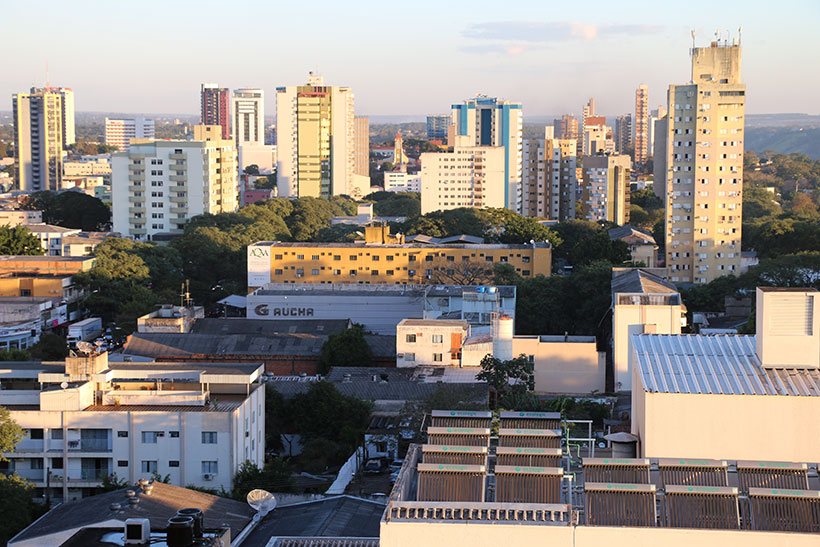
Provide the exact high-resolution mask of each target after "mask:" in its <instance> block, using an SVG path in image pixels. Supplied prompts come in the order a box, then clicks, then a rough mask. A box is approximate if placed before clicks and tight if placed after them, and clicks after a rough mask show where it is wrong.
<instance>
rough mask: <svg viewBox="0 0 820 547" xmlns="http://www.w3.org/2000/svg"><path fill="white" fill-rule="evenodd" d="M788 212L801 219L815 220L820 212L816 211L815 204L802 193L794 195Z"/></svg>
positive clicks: (819, 215) (809, 197)
mask: <svg viewBox="0 0 820 547" xmlns="http://www.w3.org/2000/svg"><path fill="white" fill-rule="evenodd" d="M789 212H790V213H791V214H792V215H793V216H795V217H797V218H801V219H810V220H817V219H818V217H820V212H818V210H817V204H815V203H814V200H812V199H811V196H809V195H808V194H804V193H802V192H799V193H796V194H795V195H794V197H793V198H792V202H791V204H790V205H789Z"/></svg>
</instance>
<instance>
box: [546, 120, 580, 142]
mask: <svg viewBox="0 0 820 547" xmlns="http://www.w3.org/2000/svg"><path fill="white" fill-rule="evenodd" d="M552 127H553V130H554V135H555V138H556V139H574V140H575V141H578V140H579V139H580V138H581V133H580V132H579V130H578V118H576V117H575V116H573V115H572V114H564V115H563V116H561V118H559V119H556V120H553V121H552ZM576 144H577V143H576Z"/></svg>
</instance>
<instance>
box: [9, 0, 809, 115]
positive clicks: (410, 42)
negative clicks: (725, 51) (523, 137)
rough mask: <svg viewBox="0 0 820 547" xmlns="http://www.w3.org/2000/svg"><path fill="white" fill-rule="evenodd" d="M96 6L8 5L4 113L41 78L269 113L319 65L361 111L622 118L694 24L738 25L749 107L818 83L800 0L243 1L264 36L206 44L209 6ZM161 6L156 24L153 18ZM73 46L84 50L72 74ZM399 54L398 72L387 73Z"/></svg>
mask: <svg viewBox="0 0 820 547" xmlns="http://www.w3.org/2000/svg"><path fill="white" fill-rule="evenodd" d="M93 4H96V6H97V7H96V9H92V10H86V11H83V12H82V13H81V14H80V12H76V11H75V10H72V9H71V7H70V6H67V5H66V6H63V5H55V6H53V8H52V9H51V11H50V12H49V14H50V17H51V19H50V21H51V22H49V21H46V22H45V24H42V25H39V24H38V25H34V26H32V25H26V24H25V21H26V20H31V19H33V18H34V17H36V16H37V15H36V13H35V12H34V11H33V8H32V7H30V6H26V5H22V4H21V5H13V6H9V8H8V9H7V17H8V19H7V20H9V21H11V22H12V23H15V22H16V23H18V24H11V25H10V26H9V33H8V36H9V38H10V39H11V41H12V42H13V43H16V44H19V45H20V47H19V48H18V49H19V51H20V52H21V54H19V55H15V56H11V57H10V58H9V59H7V61H6V71H5V75H6V77H5V78H3V79H2V81H0V93H2V94H5V96H6V97H8V98H9V100H8V101H7V102H8V103H9V106H10V97H11V94H13V93H20V92H24V91H26V90H28V89H29V88H30V87H32V86H41V85H43V84H44V83H51V84H54V85H62V86H66V87H71V88H73V89H74V91H75V93H76V96H77V110H78V111H81V112H122V113H138V112H153V113H177V114H195V113H196V112H197V111H198V109H199V94H198V90H199V86H200V84H201V83H203V82H210V81H218V82H220V85H222V86H224V87H228V88H231V89H236V88H241V87H260V88H262V89H264V90H265V92H266V105H265V106H266V110H267V111H268V112H270V113H273V112H275V108H274V104H273V102H274V100H273V98H274V93H273V91H274V89H275V88H276V87H279V86H286V85H298V84H299V83H300V82H302V81H303V80H304V79H305V77H306V75H307V72H308V71H310V70H315V71H318V72H319V73H320V74H322V75H323V76H324V77H325V80H326V81H327V82H328V83H329V84H330V85H338V86H345V87H350V88H351V89H352V90H353V92H354V94H355V95H356V104H357V113H359V114H360V115H370V116H385V115H406V116H422V115H425V114H436V113H445V112H446V111H447V110H448V107H449V105H450V104H451V103H452V102H454V101H458V100H461V98H463V97H468V96H474V95H475V94H477V93H484V94H487V95H490V96H498V97H500V98H505V99H509V100H512V101H516V102H521V103H523V105H524V111H525V113H526V114H527V115H530V116H541V115H555V114H559V113H563V112H572V113H575V112H577V111H579V110H580V107H581V105H582V104H583V102H584V101H585V100H586V98H588V97H591V96H592V97H596V99H597V101H598V110H599V111H600V112H602V113H605V114H607V115H616V114H619V113H628V112H631V111H632V110H633V109H634V89H635V87H636V86H637V85H638V84H639V83H642V82H645V83H647V84H648V86H649V105H650V108H654V107H656V106H657V105H659V104H663V103H665V94H666V88H667V86H668V85H669V84H670V83H673V82H676V83H685V80H681V78H680V75H681V74H686V68H687V66H688V65H689V56H688V55H687V54H686V51H687V50H688V49H689V47H691V45H692V39H691V36H690V29H695V31H696V39H697V43H698V45H700V46H704V45H708V43H709V42H710V41H711V40H712V39H713V38H714V33H715V24H716V23H718V24H719V25H722V26H723V28H724V29H729V32H730V33H731V35H732V36H733V37H734V36H736V35H737V28H738V27H739V26H742V28H743V31H742V43H743V47H744V74H743V79H744V81H746V82H747V83H748V85H749V87H750V88H751V89H754V90H755V92H754V94H753V95H751V96H750V97H749V105H748V113H750V114H762V113H782V112H805V113H809V114H817V113H819V112H820V110H818V107H817V105H816V101H814V97H813V89H815V88H816V85H817V82H816V80H817V76H816V75H815V74H813V73H812V72H811V71H807V70H802V69H801V67H805V66H810V65H811V63H812V61H813V58H812V55H813V53H812V52H813V51H814V48H813V47H812V39H811V27H810V24H811V22H812V21H813V20H816V17H812V14H814V15H819V14H820V6H818V5H816V4H813V3H810V2H801V1H794V2H786V3H784V4H783V5H781V6H780V12H781V14H783V15H785V16H784V17H778V18H777V19H771V18H770V12H769V10H768V9H764V7H757V6H748V5H742V9H739V6H740V5H723V4H721V5H714V4H706V3H705V2H694V3H693V4H692V9H691V10H688V11H687V12H686V15H685V16H683V17H682V16H680V15H678V14H672V13H671V12H670V11H669V10H668V9H667V8H662V7H658V6H655V5H653V4H651V3H648V2H642V1H635V2H630V3H629V4H628V5H627V6H617V7H616V6H608V5H606V4H603V3H600V4H599V3H594V4H593V5H591V6H586V9H585V10H584V11H581V10H580V9H566V10H564V11H562V12H561V13H560V14H555V12H554V10H553V9H551V8H550V7H549V6H541V5H538V4H536V3H534V2H515V3H513V4H511V5H508V6H507V9H506V11H505V14H504V16H499V17H498V18H497V19H498V20H492V17H490V16H488V15H487V14H488V13H495V11H493V12H488V11H487V10H485V9H482V8H484V7H485V4H486V3H484V2H475V3H471V4H470V9H464V8H465V6H464V5H460V4H456V5H450V6H443V5H433V4H432V3H429V2H425V1H421V2H419V3H418V6H416V8H415V9H413V10H408V11H406V12H403V13H401V14H396V15H394V16H393V18H392V19H391V18H390V17H388V15H389V14H387V13H385V12H384V10H382V9H379V10H376V9H373V10H371V9H369V6H368V5H367V4H364V5H362V4H360V5H357V6H356V7H355V8H350V7H349V6H337V5H332V4H329V3H328V4H324V5H322V6H320V7H319V8H318V10H316V11H313V10H312V11H310V12H305V11H304V10H301V9H300V7H299V6H298V5H295V4H290V3H286V4H284V5H277V6H273V5H257V4H255V3H252V2H247V3H243V5H244V6H245V7H246V8H247V9H245V10H243V9H237V10H229V11H226V12H225V13H224V14H223V16H224V17H223V19H222V21H223V23H224V24H225V25H226V26H227V27H230V26H231V25H233V24H236V25H239V24H240V21H239V19H240V18H243V17H245V16H246V15H247V13H253V14H254V20H257V21H265V22H267V21H270V22H271V23H270V24H271V25H273V29H272V30H271V31H270V32H265V30H266V26H265V25H262V26H260V27H259V28H260V31H259V32H246V33H243V34H242V35H239V36H236V37H234V38H232V40H231V42H230V43H228V44H222V45H220V47H219V48H213V49H208V48H207V47H205V48H203V47H202V43H201V42H200V41H197V40H193V39H192V38H193V37H194V35H195V33H196V32H197V29H200V28H203V27H202V24H200V23H202V20H201V19H202V18H204V17H205V16H206V14H207V13H208V12H209V10H201V11H197V10H190V9H187V7H189V6H190V4H188V3H186V2H180V3H178V4H173V5H162V6H161V7H159V4H155V3H153V2H148V3H146V4H145V5H144V9H143V10H139V11H136V12H135V13H133V14H129V18H128V19H127V21H126V20H124V19H121V18H120V17H119V15H118V14H117V13H114V12H112V11H111V10H110V9H109V8H108V6H107V5H106V4H102V3H92V5H93ZM154 5H156V6H157V9H153V8H152V6H154ZM706 6H708V9H700V8H701V7H704V8H705V7H706ZM431 10H435V14H436V16H435V17H430V15H431ZM157 13H162V18H161V20H154V19H155V15H156V14H157ZM199 13H201V14H202V15H199ZM317 13H318V14H319V15H318V16H317V15H316V14H317ZM636 14H640V15H636ZM131 15H133V17H132V16H131ZM311 17H314V18H315V19H316V21H315V28H312V31H311V32H321V33H322V34H323V36H324V38H323V39H322V40H309V41H302V42H299V40H300V36H299V32H300V31H299V29H303V28H305V25H307V24H308V23H312V22H313V21H308V20H307V19H308V18H311ZM277 21H289V23H288V24H286V25H285V24H276V22H277ZM143 23H144V24H143ZM382 23H383V24H382ZM242 24H243V25H244V23H242ZM69 30H70V31H71V33H70V35H69V34H68V32H69ZM721 32H722V33H723V36H725V35H726V32H727V31H726V30H723V29H722V30H721ZM109 39H111V40H114V39H116V41H120V42H124V43H132V44H135V47H136V48H137V50H138V52H139V54H136V52H135V54H134V55H130V56H128V58H127V59H128V61H127V62H119V61H121V60H124V59H125V58H124V57H122V52H123V49H122V48H119V47H118V48H101V47H99V44H101V43H105V42H106V41H107V40H109ZM297 42H298V43H299V44H300V45H299V47H298V48H294V47H293V44H295V43H297ZM329 43H332V44H334V46H333V47H332V48H328V47H327V44H329ZM66 44H69V45H70V47H65V45H66ZM78 51H91V52H93V54H94V55H93V57H92V59H91V60H89V61H86V62H84V63H83V65H81V67H80V68H79V69H78V62H77V52H78ZM277 51H283V52H286V53H287V55H277ZM162 52H166V54H167V53H168V52H172V53H173V54H174V57H173V62H171V61H169V62H158V61H157V59H162V57H161V54H162ZM602 52H603V53H604V54H603V55H602V54H601V53H602ZM169 59H170V58H169ZM396 59H398V60H399V65H398V66H399V67H404V70H403V71H402V70H399V71H396V70H395V68H396V64H395V63H396ZM630 59H631V60H632V61H631V62H627V61H625V60H630ZM47 67H48V68H47ZM387 67H389V69H390V71H389V72H386V71H385V70H384V68H387ZM102 68H104V70H102ZM146 74H150V75H152V76H151V77H145V75H146ZM10 75H13V76H10ZM137 75H141V76H139V77H137ZM396 76H398V78H396ZM391 77H392V78H394V79H393V80H391ZM46 80H48V82H47V81H46ZM391 82H392V83H391ZM391 85H393V86H395V87H396V88H398V89H401V90H402V94H401V95H402V100H401V101H400V102H396V100H395V98H394V97H395V94H394V93H392V92H387V91H388V90H389V89H390V87H391ZM782 89H788V97H784V96H783V95H782V93H781V91H782ZM545 90H548V92H545ZM7 108H8V107H5V108H3V109H2V110H6V109H7Z"/></svg>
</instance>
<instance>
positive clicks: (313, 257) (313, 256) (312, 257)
mask: <svg viewBox="0 0 820 547" xmlns="http://www.w3.org/2000/svg"><path fill="white" fill-rule="evenodd" d="M310 259H311V260H319V255H311V256H310Z"/></svg>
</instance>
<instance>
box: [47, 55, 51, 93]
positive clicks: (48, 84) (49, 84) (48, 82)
mask: <svg viewBox="0 0 820 547" xmlns="http://www.w3.org/2000/svg"><path fill="white" fill-rule="evenodd" d="M49 80H50V78H49V77H48V59H46V88H49V87H51V82H50V81H49Z"/></svg>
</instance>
